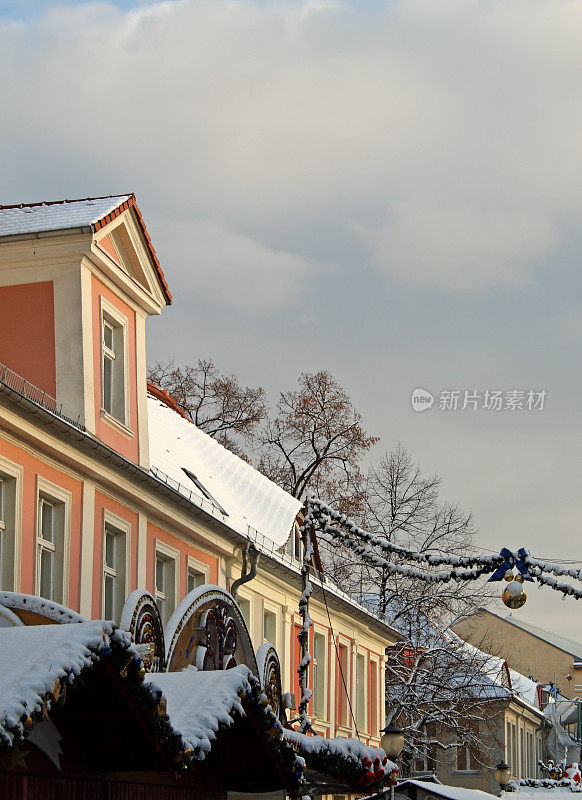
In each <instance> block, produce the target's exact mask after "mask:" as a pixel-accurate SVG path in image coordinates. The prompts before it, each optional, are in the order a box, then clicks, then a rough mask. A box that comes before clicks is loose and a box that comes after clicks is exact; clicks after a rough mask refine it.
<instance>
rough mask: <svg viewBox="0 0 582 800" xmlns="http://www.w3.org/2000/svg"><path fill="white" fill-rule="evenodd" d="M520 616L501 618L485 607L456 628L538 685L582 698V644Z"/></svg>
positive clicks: (468, 639)
mask: <svg viewBox="0 0 582 800" xmlns="http://www.w3.org/2000/svg"><path fill="white" fill-rule="evenodd" d="M518 614H519V612H516V614H508V615H507V616H505V617H501V616H499V615H498V614H494V613H493V612H492V611H488V610H487V609H485V608H481V609H479V610H478V611H477V612H475V614H473V615H472V616H470V617H468V618H467V619H465V620H462V621H461V622H459V623H457V624H456V625H455V626H454V629H455V632H456V633H458V635H459V636H461V638H463V639H465V640H466V641H468V642H471V644H474V645H475V646H476V647H479V648H480V649H481V650H484V651H485V652H487V653H491V654H492V655H498V656H500V657H501V658H504V659H505V660H506V661H507V662H508V664H509V665H510V666H511V667H512V668H513V669H515V670H517V671H518V672H521V673H522V674H523V675H528V676H531V677H532V678H533V679H534V680H535V681H537V682H538V683H541V684H550V683H552V684H554V686H557V687H558V688H559V690H560V692H561V693H562V694H563V695H564V696H565V697H568V698H575V697H582V644H580V643H579V642H575V641H572V640H570V639H567V638H566V637H564V636H559V635H558V634H556V633H554V632H553V631H548V630H544V629H543V628H540V627H538V626H537V625H533V624H532V623H530V622H526V621H525V620H522V619H520V617H519V616H518Z"/></svg>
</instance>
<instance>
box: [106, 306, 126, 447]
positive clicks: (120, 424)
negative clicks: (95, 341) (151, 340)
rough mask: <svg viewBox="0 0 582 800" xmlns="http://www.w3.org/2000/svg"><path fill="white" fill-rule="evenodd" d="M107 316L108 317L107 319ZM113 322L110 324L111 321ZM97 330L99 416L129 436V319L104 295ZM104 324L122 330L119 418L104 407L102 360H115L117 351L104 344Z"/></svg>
mask: <svg viewBox="0 0 582 800" xmlns="http://www.w3.org/2000/svg"><path fill="white" fill-rule="evenodd" d="M108 318H109V319H108ZM110 320H113V322H114V323H115V324H114V325H111V321H110ZM99 321H100V325H99V331H100V335H101V341H100V353H101V417H102V418H103V419H104V420H105V421H106V422H108V423H109V424H110V425H112V426H113V427H114V428H116V429H117V430H120V431H121V433H123V434H125V435H129V436H133V431H131V430H130V424H131V421H130V403H129V336H128V330H129V321H128V319H127V317H126V316H124V315H123V314H122V313H121V311H119V309H117V308H116V307H115V306H114V305H113V304H112V303H110V302H109V301H108V300H106V298H105V297H103V296H101V297H100V309H99ZM105 325H109V326H111V327H112V328H113V329H115V328H116V327H119V328H121V330H122V337H123V412H124V418H123V419H119V418H118V417H116V416H115V415H114V414H113V413H112V411H108V410H107V409H106V408H105V395H104V393H105V374H104V362H105V358H106V357H109V358H111V356H113V359H112V360H115V358H116V357H117V353H115V352H114V351H112V350H110V349H109V348H107V347H106V345H105V336H104V331H105Z"/></svg>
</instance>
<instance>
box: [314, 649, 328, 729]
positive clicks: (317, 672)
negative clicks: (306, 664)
mask: <svg viewBox="0 0 582 800" xmlns="http://www.w3.org/2000/svg"><path fill="white" fill-rule="evenodd" d="M325 651H326V643H325V635H324V634H322V633H316V634H314V637H313V711H314V713H315V714H316V716H318V717H319V718H320V719H325V718H326V713H325V673H326V669H325V665H326V658H325Z"/></svg>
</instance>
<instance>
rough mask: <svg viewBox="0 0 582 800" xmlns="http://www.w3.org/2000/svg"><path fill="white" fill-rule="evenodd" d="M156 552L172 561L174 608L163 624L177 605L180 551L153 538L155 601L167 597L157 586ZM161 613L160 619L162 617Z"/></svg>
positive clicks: (158, 601) (163, 600)
mask: <svg viewBox="0 0 582 800" xmlns="http://www.w3.org/2000/svg"><path fill="white" fill-rule="evenodd" d="M158 553H159V554H160V555H161V556H163V558H164V560H170V561H173V562H174V608H173V609H172V610H171V611H170V613H169V614H168V617H167V619H166V620H163V622H164V625H165V624H166V623H167V621H168V619H170V617H171V616H172V614H173V613H174V611H175V609H176V606H177V605H178V597H179V594H178V592H179V582H180V551H179V550H176V548H175V547H170V545H169V544H166V543H165V542H161V541H160V540H159V539H156V540H155V550H154V597H155V599H156V603H161V602H165V601H166V600H167V599H168V598H167V597H166V596H165V595H164V593H163V592H161V591H160V590H159V589H158V587H157V582H156V578H157V562H158ZM163 616H164V615H163V614H162V619H163Z"/></svg>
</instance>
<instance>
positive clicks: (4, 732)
mask: <svg viewBox="0 0 582 800" xmlns="http://www.w3.org/2000/svg"><path fill="white" fill-rule="evenodd" d="M113 640H115V641H119V642H120V643H122V644H123V645H124V646H126V647H127V648H128V649H130V647H131V646H130V640H129V637H128V635H127V634H124V633H121V632H120V631H116V630H115V626H114V624H113V623H112V622H103V621H101V620H98V621H93V622H81V623H79V624H78V625H35V626H30V627H27V626H21V627H14V628H1V629H0V743H1V744H3V745H10V744H12V742H13V740H14V738H15V737H21V736H23V735H24V733H25V731H26V730H27V728H28V727H30V723H29V722H28V724H27V721H28V720H29V718H30V716H31V715H32V714H33V713H35V712H39V711H40V710H41V709H42V706H43V700H44V698H45V697H46V695H48V694H50V693H51V692H52V691H53V690H54V689H55V683H56V682H57V680H59V679H65V680H66V681H67V682H68V683H72V682H73V681H74V680H75V678H76V677H77V676H78V675H79V674H80V673H81V672H82V671H83V670H84V669H85V668H86V667H89V666H90V665H91V664H92V663H94V662H95V661H97V660H98V659H99V658H100V657H101V656H103V655H107V654H108V653H109V652H110V644H111V642H112V641H113Z"/></svg>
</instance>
